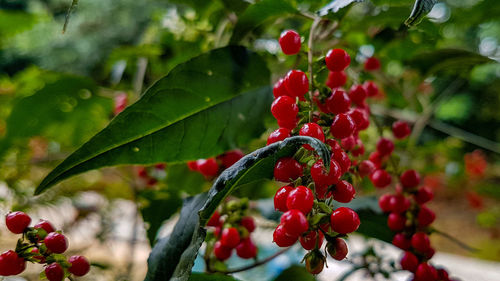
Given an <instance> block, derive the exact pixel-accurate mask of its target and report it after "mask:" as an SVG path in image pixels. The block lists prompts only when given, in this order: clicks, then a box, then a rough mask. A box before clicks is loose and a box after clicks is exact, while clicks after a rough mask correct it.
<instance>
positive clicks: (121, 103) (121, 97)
mask: <svg viewBox="0 0 500 281" xmlns="http://www.w3.org/2000/svg"><path fill="white" fill-rule="evenodd" d="M127 99H128V98H127V94H126V93H120V94H118V95H117V96H115V97H114V103H115V104H114V110H113V113H114V114H115V115H118V113H120V112H122V111H123V110H124V109H125V107H127Z"/></svg>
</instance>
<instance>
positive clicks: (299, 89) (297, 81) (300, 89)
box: [285, 70, 309, 99]
mask: <svg viewBox="0 0 500 281" xmlns="http://www.w3.org/2000/svg"><path fill="white" fill-rule="evenodd" d="M285 87H286V90H287V92H288V93H289V94H290V95H291V96H293V97H299V99H304V95H305V94H306V93H307V92H308V91H309V79H307V75H306V74H305V73H304V72H303V71H300V70H290V71H289V72H288V73H287V75H286V77H285Z"/></svg>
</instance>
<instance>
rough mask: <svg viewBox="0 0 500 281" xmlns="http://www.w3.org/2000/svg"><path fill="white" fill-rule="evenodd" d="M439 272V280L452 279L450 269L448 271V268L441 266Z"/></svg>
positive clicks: (446, 280)
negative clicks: (449, 273) (449, 274)
mask: <svg viewBox="0 0 500 281" xmlns="http://www.w3.org/2000/svg"><path fill="white" fill-rule="evenodd" d="M437 273H438V276H439V280H442V281H450V277H449V276H448V271H446V269H444V268H440V269H438V270H437Z"/></svg>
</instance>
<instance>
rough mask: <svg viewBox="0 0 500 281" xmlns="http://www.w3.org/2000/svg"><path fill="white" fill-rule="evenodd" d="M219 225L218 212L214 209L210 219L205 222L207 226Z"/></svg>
mask: <svg viewBox="0 0 500 281" xmlns="http://www.w3.org/2000/svg"><path fill="white" fill-rule="evenodd" d="M219 225H220V214H219V212H218V211H215V212H214V213H213V214H212V216H211V217H210V220H208V222H207V226H219Z"/></svg>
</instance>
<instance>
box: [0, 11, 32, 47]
mask: <svg viewBox="0 0 500 281" xmlns="http://www.w3.org/2000/svg"><path fill="white" fill-rule="evenodd" d="M35 23H36V17H35V16H34V15H33V14H29V13H25V12H20V11H8V10H0V38H1V39H0V43H1V41H2V39H5V38H7V37H9V36H12V35H15V34H16V33H19V32H22V31H24V30H26V29H29V28H31V27H32V26H33V25H34V24H35Z"/></svg>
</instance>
